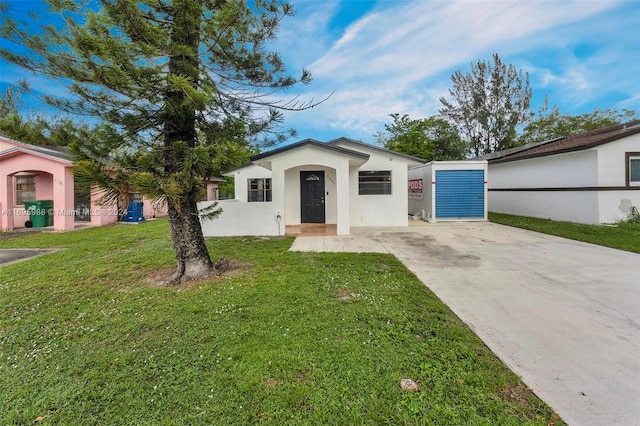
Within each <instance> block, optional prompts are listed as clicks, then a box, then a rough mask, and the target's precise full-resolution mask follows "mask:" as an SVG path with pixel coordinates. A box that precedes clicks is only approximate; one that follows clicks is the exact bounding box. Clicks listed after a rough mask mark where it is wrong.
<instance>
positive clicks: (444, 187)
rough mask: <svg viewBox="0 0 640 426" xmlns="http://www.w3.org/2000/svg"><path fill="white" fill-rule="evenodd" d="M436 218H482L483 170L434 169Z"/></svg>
mask: <svg viewBox="0 0 640 426" xmlns="http://www.w3.org/2000/svg"><path fill="white" fill-rule="evenodd" d="M435 186H436V188H435V191H436V219H447V218H449V219H457V218H460V219H471V218H480V219H482V218H484V170H436V185H435Z"/></svg>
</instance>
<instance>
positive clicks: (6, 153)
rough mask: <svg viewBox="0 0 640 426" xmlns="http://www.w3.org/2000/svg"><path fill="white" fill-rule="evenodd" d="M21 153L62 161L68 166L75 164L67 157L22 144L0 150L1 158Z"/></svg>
mask: <svg viewBox="0 0 640 426" xmlns="http://www.w3.org/2000/svg"><path fill="white" fill-rule="evenodd" d="M19 154H27V155H35V156H36V157H40V158H45V159H47V160H53V161H55V162H58V163H62V164H64V165H68V166H72V165H73V161H71V160H68V159H66V158H62V157H58V156H55V155H50V154H47V153H44V152H40V151H36V150H33V149H28V148H23V147H21V146H16V147H13V148H9V149H5V150H4V151H0V159H3V158H9V157H13V156H16V155H19Z"/></svg>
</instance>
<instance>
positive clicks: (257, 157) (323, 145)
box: [251, 139, 369, 163]
mask: <svg viewBox="0 0 640 426" xmlns="http://www.w3.org/2000/svg"><path fill="white" fill-rule="evenodd" d="M304 146H313V147H316V148H320V149H325V150H329V151H334V152H337V153H340V154H344V155H348V156H351V157H356V158H360V159H364V160H368V159H369V154H365V153H363V152H359V151H354V150H352V149H347V148H342V147H339V146H336V145H332V144H329V143H323V142H320V141H317V140H315V139H303V140H301V141H300V142H296V143H293V144H290V145H286V146H283V147H281V148H276V149H274V150H271V151H267V152H263V153H261V154H258V155H254V156H253V157H251V162H252V163H253V162H255V161H258V160H262V159H265V158H268V157H272V156H274V155H279V154H282V153H284V152H287V151H291V150H294V149H298V148H302V147H304Z"/></svg>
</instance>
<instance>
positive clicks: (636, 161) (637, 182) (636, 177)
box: [628, 155, 640, 186]
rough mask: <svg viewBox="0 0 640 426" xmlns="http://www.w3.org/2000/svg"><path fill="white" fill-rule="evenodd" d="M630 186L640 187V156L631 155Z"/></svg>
mask: <svg viewBox="0 0 640 426" xmlns="http://www.w3.org/2000/svg"><path fill="white" fill-rule="evenodd" d="M628 166H629V176H628V178H629V186H640V155H629V164H628Z"/></svg>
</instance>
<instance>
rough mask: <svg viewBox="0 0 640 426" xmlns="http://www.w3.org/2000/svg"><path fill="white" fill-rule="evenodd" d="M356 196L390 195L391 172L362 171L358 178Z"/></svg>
mask: <svg viewBox="0 0 640 426" xmlns="http://www.w3.org/2000/svg"><path fill="white" fill-rule="evenodd" d="M358 194H360V195H385V194H387V195H388V194H391V170H372V171H363V172H360V173H359V176H358Z"/></svg>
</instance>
